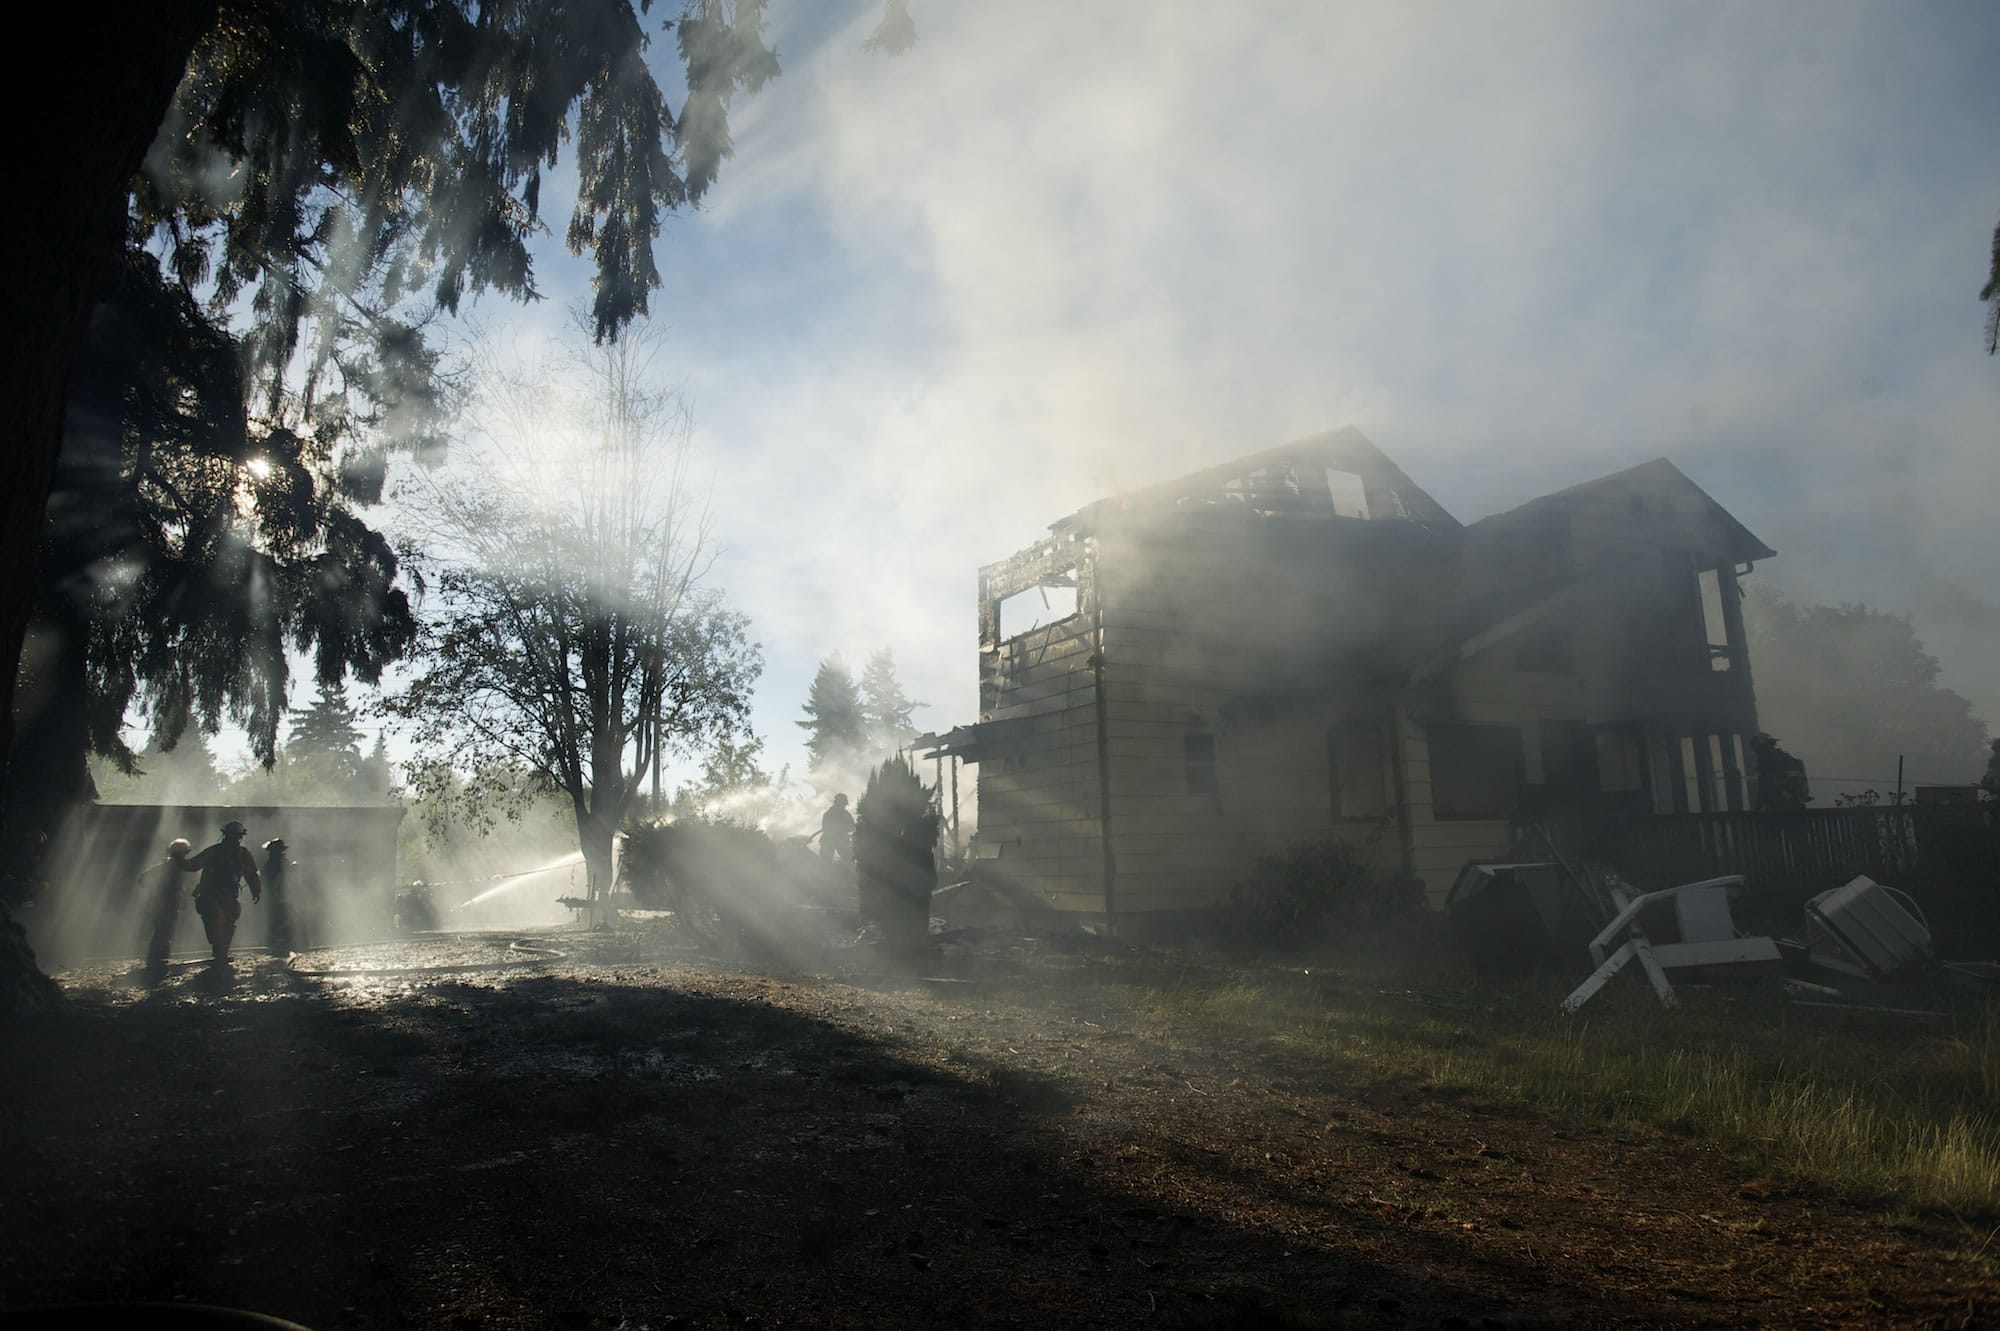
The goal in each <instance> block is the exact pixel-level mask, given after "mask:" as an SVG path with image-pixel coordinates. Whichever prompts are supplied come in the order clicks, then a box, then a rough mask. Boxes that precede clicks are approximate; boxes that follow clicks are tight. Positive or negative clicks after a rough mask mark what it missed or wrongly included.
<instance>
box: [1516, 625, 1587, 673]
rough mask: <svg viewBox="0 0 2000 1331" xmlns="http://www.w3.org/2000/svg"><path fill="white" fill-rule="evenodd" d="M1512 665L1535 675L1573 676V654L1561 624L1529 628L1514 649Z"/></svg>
mask: <svg viewBox="0 0 2000 1331" xmlns="http://www.w3.org/2000/svg"><path fill="white" fill-rule="evenodd" d="M1514 668H1515V669H1516V670H1527V671H1532V672H1534V673H1535V674H1538V675H1574V674H1575V673H1576V653H1575V651H1574V650H1573V649H1572V648H1571V646H1570V632H1569V629H1568V628H1567V627H1565V626H1563V625H1550V626H1548V627H1546V628H1537V629H1531V630H1529V631H1528V633H1527V634H1526V635H1524V636H1523V637H1522V638H1521V640H1520V642H1519V643H1518V644H1516V646H1515V648H1514Z"/></svg>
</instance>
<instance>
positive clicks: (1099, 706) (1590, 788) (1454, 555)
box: [934, 429, 1772, 924]
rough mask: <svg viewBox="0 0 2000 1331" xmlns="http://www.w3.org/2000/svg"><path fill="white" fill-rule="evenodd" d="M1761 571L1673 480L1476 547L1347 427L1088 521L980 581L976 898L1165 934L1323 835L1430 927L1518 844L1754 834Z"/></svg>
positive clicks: (1535, 513)
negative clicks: (1376, 872)
mask: <svg viewBox="0 0 2000 1331" xmlns="http://www.w3.org/2000/svg"><path fill="white" fill-rule="evenodd" d="M1771 553H1772V552H1771V551H1770V550H1769V549H1768V548H1766V547H1765V545H1764V544H1763V542H1761V541H1759V540H1758V539H1757V538H1756V537H1755V536H1753V535H1751V534H1750V532H1749V531H1747V530H1745V529H1744V527H1743V526H1742V524H1741V523H1739V522H1737V521H1736V519H1735V518H1733V517H1731V516H1730V514H1729V513H1728V512H1727V511H1726V510H1725V509H1724V508H1723V507H1722V506H1721V505H1720V504H1718V503H1716V502H1715V500H1714V499H1712V498H1710V497H1709V496H1708V495H1707V494H1706V493H1704V492H1703V491H1702V490H1701V489H1700V487H1698V486H1696V485H1695V484H1694V483H1693V482H1692V481H1690V480H1689V479H1688V478H1687V477H1686V476H1685V475H1683V474H1682V473H1681V472H1680V471H1679V470H1677V469H1676V468H1675V467H1674V466H1673V465H1672V464H1670V463H1668V462H1666V461H1664V460H1661V461H1654V462H1649V463H1646V464H1644V465H1642V466H1638V467H1634V468H1632V469H1630V470H1628V471H1623V472H1619V473H1617V474H1615V475H1612V476H1607V477H1604V478H1602V479H1600V480H1596V481H1591V482H1588V483H1586V484H1583V485H1579V486H1577V487H1575V488H1573V489H1569V490H1565V491H1562V492H1560V493H1557V494H1552V495H1547V496H1545V497H1543V498H1540V499H1537V500H1534V501H1533V502H1531V503H1528V504H1525V505H1522V506H1521V507H1519V508H1516V509H1513V510H1512V511H1509V512H1506V513H1502V514H1499V515H1497V516H1494V517H1490V518H1487V519H1485V520H1483V521H1481V522H1477V523H1474V524H1472V525H1470V526H1466V525H1463V524H1461V523H1460V522H1458V521H1457V520H1456V519H1455V518H1453V517H1452V516H1451V514H1450V513H1448V512H1446V511H1445V509H1444V508H1443V506H1442V505H1440V504H1439V503H1438V502H1437V501H1436V500H1434V499H1432V498H1431V496H1429V495H1428V494H1426V493H1425V492H1424V491H1423V490H1422V489H1421V488H1420V487H1419V486H1418V485H1417V484H1416V483H1415V482H1414V481H1413V480H1411V478H1410V477H1409V476H1408V475H1406V474H1405V473H1404V472H1403V471H1402V470H1401V469H1400V468H1399V467H1397V466H1396V464H1395V463H1394V462H1392V461H1391V460H1390V459H1389V458H1388V457H1386V456H1385V455H1384V454H1383V453H1382V452H1381V451H1380V450H1379V449H1377V448H1376V447H1375V446H1374V445H1373V444H1372V443H1370V442H1369V441H1368V440H1367V439H1366V438H1365V437H1364V436H1363V435H1361V434H1360V433H1359V432H1358V431H1355V430H1352V429H1346V430H1340V431H1337V432H1334V433H1331V434H1327V435H1322V436H1318V437H1315V438H1311V439H1306V440H1301V441H1299V442H1297V443H1293V444H1288V445H1285V446H1283V447H1280V448H1275V449H1271V450H1269V451H1267V452H1263V453H1257V454H1253V455H1251V456H1249V457H1245V458H1240V459H1238V460H1236V461H1234V462H1231V463H1227V464H1224V465H1222V466H1219V467H1215V468H1212V469H1209V470H1207V471H1203V472H1199V473H1196V474H1195V475H1192V476H1187V477H1183V478H1182V479H1180V480H1177V481H1172V482H1169V483H1167V484H1164V485H1160V486H1156V487H1154V488H1152V489H1149V490H1144V491H1140V492H1138V493H1133V494H1126V495H1122V496H1119V497H1116V498H1113V499H1107V500H1103V501H1100V502H1098V503H1094V504H1092V505H1090V506H1088V507H1086V508H1084V509H1082V510H1080V511H1078V512H1076V513H1073V514H1071V515H1070V516H1068V517H1066V518H1063V519H1062V520H1061V521H1059V522H1056V523H1055V524H1053V525H1052V526H1051V528H1050V531H1049V535H1048V536H1047V537H1046V538H1045V539H1043V540H1041V541H1038V542H1037V543H1036V544H1034V545H1032V546H1030V547H1029V548H1027V549H1025V550H1022V551H1021V552H1019V553H1017V554H1015V555H1013V556H1011V557H1009V558H1007V559H1004V560H1001V561H1000V562H998V563H995V564H991V565H988V566H987V567H985V568H983V569H981V570H980V574H979V639H980V641H979V704H980V719H979V721H978V723H977V724H975V725H971V726H965V727H961V728H959V729H958V730H955V731H953V732H952V733H951V734H950V735H949V736H945V737H942V738H941V739H939V740H938V741H937V742H936V745H935V746H934V750H935V751H938V752H943V753H947V754H951V755H954V756H956V757H958V758H961V759H963V760H965V761H968V762H974V763H976V764H977V765H978V801H979V826H978V832H977V835H976V838H975V841H974V844H973V865H974V880H975V888H974V890H975V891H976V892H978V893H979V894H980V895H982V896H985V897H987V898H988V899H989V900H993V901H995V902H998V903H1004V904H1005V906H1007V907H1008V908H1010V909H1013V910H1017V911H1020V912H1024V913H1028V914H1060V915H1063V916H1067V917H1070V918H1078V919H1085V920H1089V919H1104V918H1106V917H1115V918H1116V919H1117V920H1118V921H1119V922H1120V923H1121V924H1145V923H1166V922H1169V921H1172V920H1174V919H1175V918H1177V917H1186V916H1188V915H1191V914H1197V913H1201V912H1205V911H1209V910H1212V909H1214V908H1216V907H1219V906H1221V905H1223V904H1225V903H1226V902H1227V900H1228V896H1229V889H1230V886H1231V884H1232V883H1234V882H1236V881H1237V880H1239V879H1240V878H1241V877H1242V876H1243V875H1244V873H1245V871H1246V869H1247V868H1248V867H1249V866H1250V865H1251V864H1252V862H1253V861H1254V860H1255V858H1256V857H1258V856H1260V855H1270V854H1275V853H1278V852H1280V851H1282V850H1283V849H1285V848H1286V847H1287V846H1288V845H1290V844H1292V843H1295V842H1298V841H1302V840H1305V839H1309V838H1316V837H1322V836H1326V835H1329V834H1331V835H1338V836H1341V837H1344V838H1347V839H1349V840H1351V841H1353V842H1354V843H1356V844H1357V845H1360V846H1362V847H1365V848H1366V849H1367V852H1368V853H1369V854H1370V855H1371V856H1372V857H1374V859H1375V860H1376V861H1377V862H1378V863H1379V865H1380V867H1382V868H1383V869H1385V870H1389V871H1394V872H1402V873H1407V874H1410V875H1412V876H1415V877H1417V878H1419V879H1421V880H1422V881H1423V883H1424V885H1425V888H1426V890H1427V892H1428V893H1429V895H1430V897H1431V899H1432V900H1433V901H1434V902H1436V901H1439V900H1441V899H1442V896H1443V894H1444V892H1445V891H1446V890H1447V889H1448V888H1449V886H1450V884H1451V881H1452V879H1453V877H1454V875H1455V874H1456V872H1457V871H1458V869H1459V868H1460V867H1461V866H1462V865H1463V864H1464V863H1465V862H1466V861H1467V860H1469V859H1473V858H1478V857H1486V856H1492V855H1496V854H1499V853H1501V852H1503V851H1504V850H1506V849H1507V848H1508V847H1509V845H1510V844H1511V843H1512V840H1513V838H1514V836H1515V834H1516V832H1517V830H1518V829H1519V827H1520V826H1521V825H1522V823H1523V821H1524V820H1534V821H1537V822H1539V823H1541V824H1543V825H1545V826H1547V825H1551V824H1552V825H1555V826H1559V827H1562V828H1564V829H1568V830H1569V832H1570V834H1572V835H1577V836H1588V834H1589V832H1588V829H1589V828H1590V827H1592V826H1593V825H1595V824H1597V823H1598V822H1599V821H1600V820H1602V819H1604V818H1607V817H1614V816H1617V815H1619V814H1626V813H1637V812H1653V811H1658V812H1670V811H1677V810H1712V809H1738V808H1743V807H1745V805H1746V800H1747V790H1746V785H1747V782H1746V776H1745V773H1746V761H1747V749H1748V745H1749V741H1750V738H1751V737H1752V735H1754V733H1755V732H1756V703H1755V699H1754V697H1753V694H1752V690H1751V681H1750V668H1749V660H1748V657H1747V655H1746V653H1745V650H1744V640H1743V622H1742V617H1741V613H1740V596H1739V591H1738V586H1739V581H1738V580H1739V579H1740V578H1742V577H1743V576H1744V575H1745V574H1746V573H1747V572H1749V570H1750V568H1751V566H1752V564H1753V563H1754V562H1755V561H1757V560H1761V559H1766V558H1769V557H1770V556H1771Z"/></svg>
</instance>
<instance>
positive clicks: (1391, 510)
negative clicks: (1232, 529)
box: [1049, 425, 1460, 535]
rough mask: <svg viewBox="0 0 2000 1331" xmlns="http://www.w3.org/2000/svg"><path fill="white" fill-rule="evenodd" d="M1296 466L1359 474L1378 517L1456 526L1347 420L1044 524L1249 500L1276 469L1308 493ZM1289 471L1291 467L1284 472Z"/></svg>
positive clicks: (1068, 525)
mask: <svg viewBox="0 0 2000 1331" xmlns="http://www.w3.org/2000/svg"><path fill="white" fill-rule="evenodd" d="M1302 470H1303V471H1306V472H1311V471H1313V470H1318V471H1320V472H1322V473H1324V472H1337V473H1343V474H1345V475H1348V476H1352V477H1356V478H1358V480H1359V482H1360V486H1361V489H1362V493H1363V494H1364V495H1365V506H1366V512H1367V515H1368V516H1370V517H1372V518H1375V519H1376V520H1378V521H1379V520H1381V519H1383V518H1398V519H1405V520H1407V521H1410V522H1413V523H1416V524H1419V525H1421V526H1425V527H1432V528H1439V529H1449V530H1456V529H1458V527H1459V526H1460V523H1459V521H1458V519H1457V518H1454V517H1453V516H1452V515H1451V514H1450V513H1449V512H1447V511H1446V510H1445V507H1444V505H1442V504H1440V503H1438V501H1437V500H1435V499H1433V498H1432V497H1431V496H1430V494H1429V493H1428V492H1426V491H1425V490H1424V488H1423V487H1422V486H1420V485H1418V484H1417V483H1416V482H1415V481H1414V480H1412V479H1411V478H1410V476H1409V473H1407V472H1405V471H1404V470H1403V469H1402V468H1401V467H1399V466H1397V465H1396V464H1395V463H1394V462H1393V461H1391V460H1390V458H1389V455H1388V454H1386V453H1384V452H1383V451H1382V450H1381V449H1379V448H1377V447H1376V446H1375V443H1374V441H1373V440H1371V439H1369V438H1368V436H1367V435H1365V434H1363V433H1361V431H1359V430H1357V429H1355V428H1354V427H1353V426H1351V425H1349V426H1343V427H1342V428H1340V429H1338V430H1329V431H1327V432H1326V433H1324V434H1316V435H1312V436H1309V437H1308V438H1305V439H1295V440H1293V441H1292V442H1291V443H1288V444H1280V445H1278V446H1277V447H1276V448H1267V449H1265V450H1263V451H1262V452H1258V453H1250V454H1247V455H1245V456H1243V457H1239V458H1236V459H1234V460H1232V461H1229V462H1223V463H1218V464H1217V465H1215V466H1213V467H1207V468H1204V469H1203V470H1201V471H1197V472H1192V473H1190V474H1188V475H1186V476H1182V477H1180V478H1178V479H1176V480H1171V481H1165V482H1162V483H1161V484H1158V485H1151V486H1147V487H1145V488H1144V489H1140V490H1133V491H1129V492H1127V493H1125V494H1121V495H1112V496H1110V497H1108V498H1105V499H1100V500H1098V501H1097V502H1095V503H1092V504H1086V505H1084V507H1082V508H1080V509H1078V510H1077V511H1076V512H1074V513H1072V514H1070V515H1069V516H1068V517H1066V518H1062V519H1060V520H1059V521H1056V522H1053V523H1050V524H1049V530H1051V531H1053V532H1057V533H1059V534H1063V535H1071V534H1077V535H1081V534H1085V533H1088V532H1090V531H1092V530H1095V529H1096V528H1097V527H1099V526H1100V525H1102V524H1103V523H1104V522H1105V521H1106V520H1107V519H1112V518H1114V517H1116V516H1118V515H1124V514H1135V515H1136V514H1142V513H1157V512H1162V511H1169V510H1172V509H1174V508H1184V507H1188V506H1192V505H1199V504H1206V503H1221V502H1225V501H1228V500H1249V501H1252V502H1254V501H1255V497H1256V496H1257V495H1258V494H1259V493H1260V491H1259V489H1258V487H1259V485H1260V483H1262V484H1265V485H1270V486H1272V487H1273V488H1272V489H1268V490H1264V491H1262V493H1265V494H1271V493H1274V492H1275V485H1276V484H1277V483H1278V478H1279V477H1281V476H1282V477H1283V478H1284V479H1285V480H1288V481H1289V482H1290V484H1291V486H1292V487H1293V492H1294V493H1298V492H1300V491H1304V492H1305V493H1306V494H1308V495H1312V494H1314V493H1315V492H1314V490H1313V485H1314V482H1312V481H1311V480H1309V479H1308V478H1307V477H1305V476H1301V475H1299V474H1298V473H1299V472H1300V471H1302ZM1287 471H1289V472H1290V473H1291V474H1290V475H1289V476H1284V473H1286V472H1287ZM1335 502H1337V501H1335ZM1324 515H1325V516H1334V515H1335V509H1334V507H1332V506H1328V507H1327V508H1326V509H1325V513H1324Z"/></svg>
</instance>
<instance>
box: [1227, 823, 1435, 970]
mask: <svg viewBox="0 0 2000 1331" xmlns="http://www.w3.org/2000/svg"><path fill="white" fill-rule="evenodd" d="M1229 895H1230V900H1231V902H1232V903H1233V909H1232V911H1231V923H1232V925H1233V928H1232V929H1231V933H1232V934H1233V935H1234V936H1235V938H1236V941H1237V942H1238V943H1240V944H1242V945H1244V946H1249V947H1256V948H1260V949H1279V950H1287V949H1297V948H1301V947H1311V946H1314V945H1316V944H1320V943H1325V942H1329V941H1331V940H1333V939H1335V938H1340V937H1351V936H1357V935H1359V936H1378V935H1380V934H1382V933H1383V932H1384V931H1386V930H1388V929H1389V928H1391V927H1392V926H1397V925H1402V924H1407V923H1409V922H1411V921H1414V920H1417V919H1419V918H1421V915H1422V912H1423V909H1424V892H1423V884H1421V883H1419V882H1418V881H1417V880H1416V879H1414V878H1409V877H1406V876H1404V875H1401V874H1385V873H1383V872H1382V871H1381V870H1379V869H1377V868H1375V867H1374V866H1373V865H1371V864H1369V863H1368V862H1367V861H1366V860H1365V859H1364V858H1363V857H1362V854H1361V851H1360V850H1359V849H1357V848H1356V847H1355V846H1354V845H1353V844H1352V843H1350V842H1347V841H1343V840H1341V839H1340V838H1339V837H1331V836H1328V837H1317V838H1315V839H1313V840H1310V841H1301V842H1297V843H1295V844H1294V845H1293V846H1291V847H1290V848H1289V849H1288V850H1286V851H1285V853H1284V854H1282V855H1277V856H1271V857H1266V858H1262V859H1259V860H1258V861H1257V864H1256V867H1255V868H1254V869H1252V870H1251V872H1250V874H1249V876H1248V877H1246V878H1244V879H1243V880H1242V881H1241V882H1238V883H1237V884H1236V885H1235V886H1234V887H1232V888H1231V889H1230V893H1229Z"/></svg>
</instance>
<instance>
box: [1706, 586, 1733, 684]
mask: <svg viewBox="0 0 2000 1331" xmlns="http://www.w3.org/2000/svg"><path fill="white" fill-rule="evenodd" d="M1696 581H1697V582H1699V583H1700V586H1701V626H1702V631H1703V633H1704V634H1706V636H1707V638H1708V668H1709V669H1710V670H1733V669H1734V668H1735V666H1736V661H1735V655H1734V653H1733V652H1732V650H1731V643H1730V641H1729V616H1728V614H1727V613H1725V612H1724V610H1723V608H1722V598H1723V597H1725V596H1728V595H1729V594H1730V593H1731V592H1732V591H1734V587H1733V586H1727V585H1725V584H1724V583H1723V581H1722V570H1720V569H1714V568H1705V569H1703V570H1702V571H1701V573H1700V574H1699V575H1698V576H1697V578H1696Z"/></svg>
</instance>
